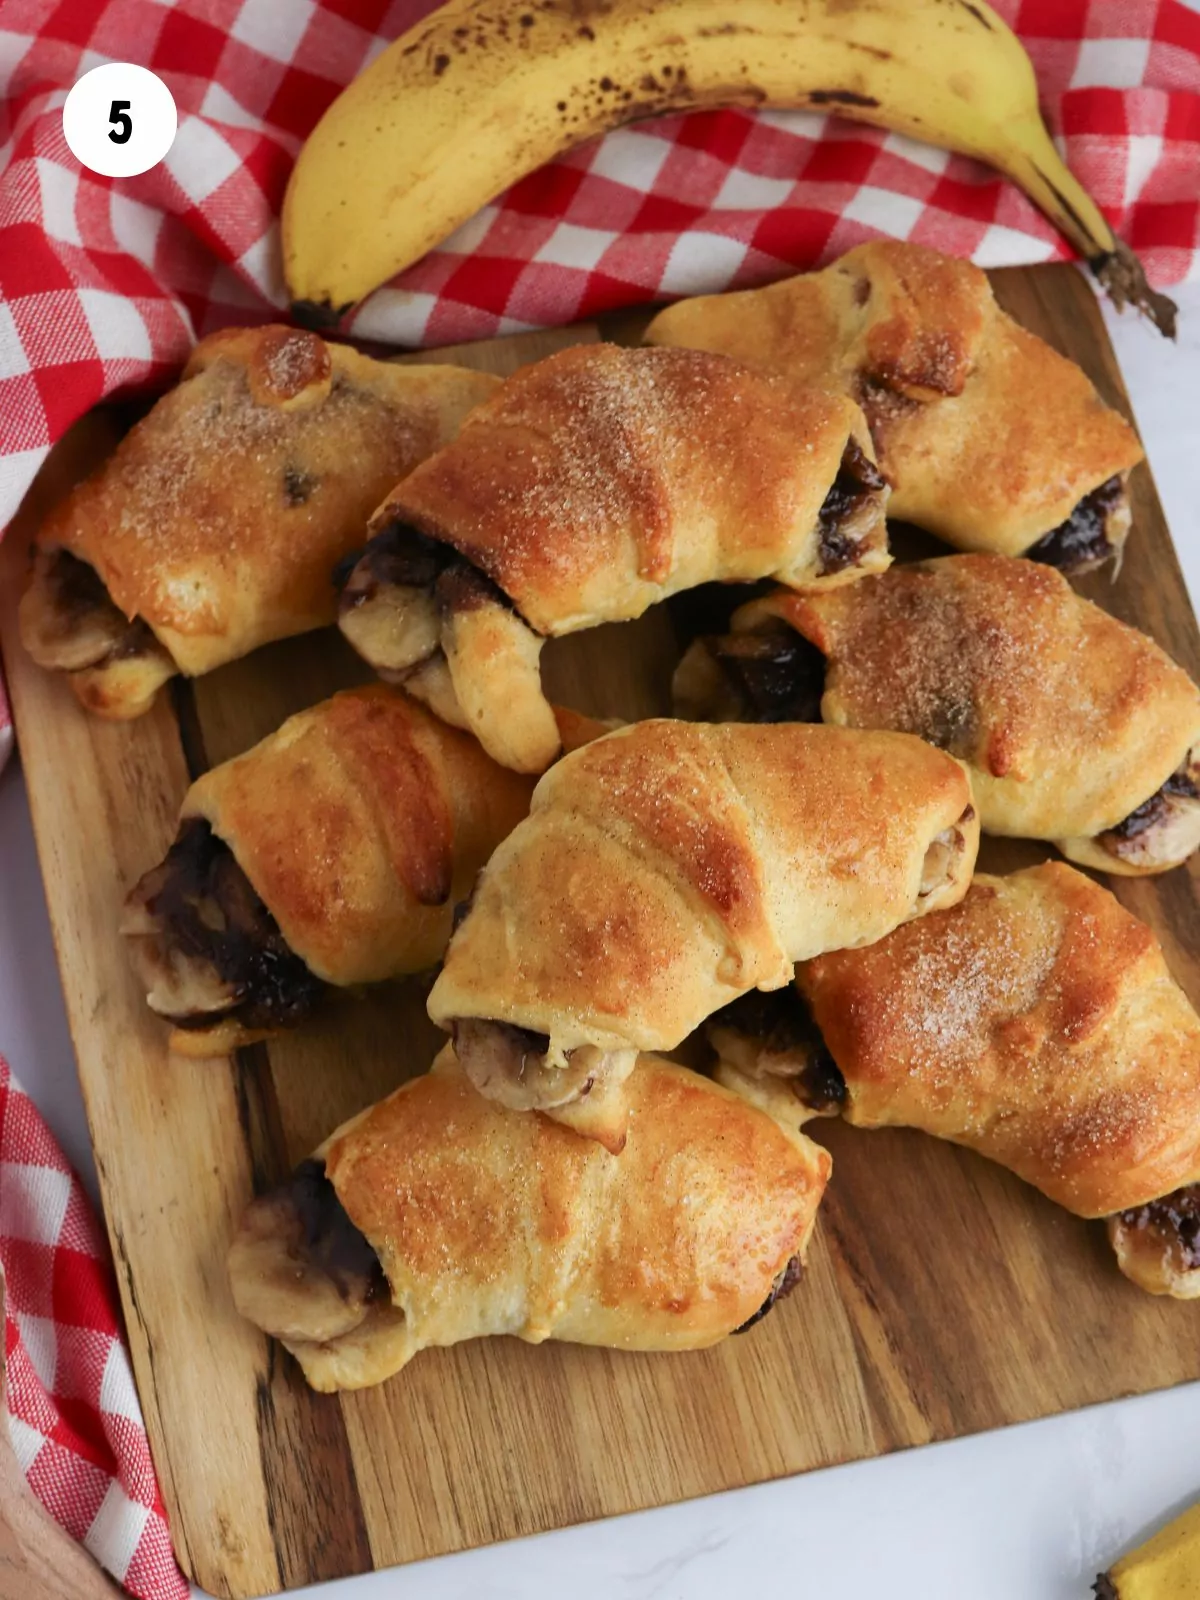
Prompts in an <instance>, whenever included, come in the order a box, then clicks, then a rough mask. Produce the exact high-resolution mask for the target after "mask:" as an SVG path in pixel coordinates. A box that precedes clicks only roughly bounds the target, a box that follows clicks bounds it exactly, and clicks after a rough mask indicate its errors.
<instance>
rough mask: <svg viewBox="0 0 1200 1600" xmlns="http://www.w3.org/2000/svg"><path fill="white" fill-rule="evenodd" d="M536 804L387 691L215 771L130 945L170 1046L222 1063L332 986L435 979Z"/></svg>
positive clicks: (454, 734)
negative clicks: (474, 900)
mask: <svg viewBox="0 0 1200 1600" xmlns="http://www.w3.org/2000/svg"><path fill="white" fill-rule="evenodd" d="M570 734H571V730H570V729H569V730H568V735H569V736H570ZM532 788H533V785H532V782H531V780H530V779H528V778H523V777H521V776H520V775H519V774H517V773H515V772H509V771H507V770H506V769H505V768H503V767H500V766H497V764H496V763H495V762H494V761H492V760H491V759H490V757H488V756H487V755H485V754H484V752H483V751H482V750H481V749H480V748H479V746H478V744H477V743H476V742H475V740H474V739H472V738H470V736H469V735H467V734H465V733H461V732H459V731H458V730H457V729H455V728H448V727H446V726H445V725H444V724H443V723H441V722H439V721H438V720H437V718H436V717H434V716H431V715H430V713H429V712H428V711H426V710H425V708H424V707H423V706H420V705H418V704H417V703H416V702H415V701H412V700H409V699H408V698H407V697H406V696H405V695H404V694H402V693H401V692H400V691H399V690H398V689H392V688H388V687H387V686H386V685H384V684H372V685H370V686H369V687H367V688H362V689H350V690H347V691H346V692H344V693H342V694H337V695H334V696H333V698H332V699H330V700H325V701H323V702H322V703H321V704H320V705H317V706H313V707H312V708H311V709H309V710H307V711H302V712H300V713H299V714H298V715H297V716H294V717H291V718H290V719H289V720H288V721H287V722H285V723H284V724H283V726H282V727H281V728H280V729H279V730H278V731H277V732H276V733H273V734H271V735H270V736H269V737H268V738H266V739H264V740H263V741H262V742H261V744H257V745H255V746H254V748H253V749H252V750H248V751H247V752H246V754H245V755H241V756H237V757H235V759H234V760H232V761H226V762H224V763H223V764H222V765H221V766H219V767H214V768H213V769H212V770H211V771H210V772H207V773H205V774H204V776H203V777H202V778H200V779H198V780H197V781H196V782H195V783H194V784H193V785H192V787H191V788H190V789H189V790H188V793H187V796H186V797H185V799H184V803H183V812H182V817H181V823H180V831H179V835H178V838H177V839H176V841H175V843H174V844H173V845H172V847H171V849H170V852H169V853H168V855H167V857H166V859H165V860H164V861H163V862H162V863H161V864H160V865H159V866H157V867H155V868H153V869H152V870H151V871H150V872H148V873H147V874H146V875H145V877H143V878H142V880H141V882H140V883H139V884H138V885H137V886H136V888H135V889H134V890H133V892H132V893H131V894H130V896H129V899H128V900H127V902H126V909H125V916H124V920H123V923H122V929H121V931H122V932H123V933H124V934H125V935H126V936H127V937H128V938H129V940H130V945H131V954H132V956H133V959H134V963H135V965H136V967H137V969H138V971H139V974H140V976H141V978H142V980H143V982H144V983H145V985H146V989H147V1000H148V1002H149V1004H150V1006H151V1007H152V1008H153V1010H155V1011H157V1012H158V1013H159V1014H160V1015H162V1016H164V1017H167V1018H169V1019H170V1020H171V1021H172V1022H173V1023H174V1024H175V1031H174V1033H173V1034H172V1037H171V1044H172V1047H173V1048H174V1049H176V1050H178V1051H180V1052H182V1053H183V1054H185V1055H199V1056H211V1055H217V1054H220V1053H223V1052H225V1051H228V1050H231V1049H233V1048H235V1047H236V1046H238V1045H241V1044H245V1043H248V1042H249V1041H250V1040H252V1039H255V1038H262V1037H265V1036H266V1035H268V1034H269V1033H272V1032H275V1031H277V1030H278V1029H280V1028H284V1027H289V1026H292V1025H295V1024H296V1023H298V1022H300V1021H302V1020H303V1019H304V1017H305V1016H306V1015H308V1013H309V1012H310V1011H311V1010H312V1009H313V1007H314V1006H315V1005H316V1004H317V1003H318V1001H319V1000H320V998H321V997H322V995H323V993H324V991H325V990H326V988H327V987H328V986H329V985H337V986H350V985H356V984H366V983H376V982H378V981H380V980H382V979H385V978H392V977H397V976H399V975H400V974H402V973H409V972H419V971H422V970H424V969H425V968H427V967H431V966H433V965H434V964H435V962H437V961H438V960H439V959H440V957H441V954H442V952H443V950H444V949H445V947H446V941H447V939H448V938H449V937H450V924H451V919H452V916H453V908H454V905H455V903H456V902H457V901H459V900H461V899H464V898H465V897H466V896H467V895H468V894H469V893H470V890H471V885H472V883H473V882H474V881H475V876H476V874H477V873H478V871H479V869H480V868H481V867H482V866H483V864H484V862H485V861H486V860H487V858H488V856H489V855H490V854H491V852H492V850H493V849H494V848H495V846H496V845H497V844H498V843H499V841H500V840H501V839H502V838H503V837H504V836H505V834H506V833H508V832H509V831H510V829H512V828H513V827H514V826H515V825H516V823H517V822H518V821H519V820H520V819H521V818H522V817H523V816H524V815H525V813H526V811H527V809H528V806H529V797H530V794H531V792H532Z"/></svg>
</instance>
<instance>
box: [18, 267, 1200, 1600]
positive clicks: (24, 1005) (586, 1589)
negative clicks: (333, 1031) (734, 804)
mask: <svg viewBox="0 0 1200 1600" xmlns="http://www.w3.org/2000/svg"><path fill="white" fill-rule="evenodd" d="M1178 298H1179V300H1180V305H1181V310H1182V316H1181V332H1180V338H1179V343H1178V345H1177V346H1174V347H1172V346H1169V345H1168V344H1166V343H1165V342H1164V341H1163V340H1162V339H1160V338H1159V336H1158V335H1157V334H1156V333H1154V332H1153V331H1152V330H1151V329H1150V328H1149V327H1148V326H1146V325H1144V324H1141V323H1138V322H1136V321H1135V320H1134V319H1133V318H1132V316H1130V315H1127V316H1125V317H1124V318H1123V319H1122V318H1117V317H1114V316H1112V315H1109V317H1108V321H1109V326H1110V330H1111V332H1112V334H1113V338H1114V342H1115V344H1116V347H1117V353H1118V356H1119V359H1120V362H1121V367H1122V370H1123V372H1124V375H1125V380H1126V383H1127V385H1128V387H1129V390H1130V393H1131V395H1132V397H1133V403H1134V409H1135V411H1136V413H1137V419H1138V424H1139V426H1140V428H1141V431H1142V436H1143V438H1144V440H1145V441H1146V445H1147V450H1148V453H1149V456H1150V462H1151V467H1152V469H1153V471H1154V474H1155V477H1156V478H1157V481H1158V488H1159V492H1160V495H1161V497H1162V500H1163V503H1164V505H1165V507H1166V512H1167V518H1168V521H1169V523H1170V525H1171V528H1172V531H1173V533H1174V536H1175V541H1176V544H1177V546H1178V548H1179V551H1180V555H1181V558H1182V561H1183V565H1184V569H1185V572H1186V575H1187V581H1188V587H1189V589H1190V592H1191V596H1192V600H1193V604H1195V605H1197V607H1198V609H1200V464H1198V461H1197V455H1198V453H1200V434H1198V431H1197V425H1196V418H1197V398H1196V397H1197V394H1198V393H1200V284H1193V285H1190V286H1188V287H1187V288H1186V289H1184V290H1183V291H1182V292H1181V293H1180V294H1179V296H1178ZM1134 536H1135V537H1136V533H1135V535H1134ZM0 1053H3V1054H4V1055H5V1056H7V1058H8V1060H9V1062H10V1064H11V1065H12V1067H13V1068H14V1070H15V1071H16V1072H17V1074H18V1075H19V1076H20V1077H21V1079H22V1081H23V1082H24V1084H25V1087H26V1088H27V1089H28V1090H29V1091H30V1093H31V1094H32V1095H33V1097H34V1099H35V1100H36V1101H37V1102H38V1104H39V1105H40V1106H41V1108H42V1111H43V1112H44V1114H45V1115H46V1117H47V1118H48V1120H49V1122H50V1125H51V1127H52V1128H53V1129H54V1131H55V1133H56V1134H57V1135H58V1137H59V1138H60V1140H61V1141H62V1143H63V1145H64V1146H65V1148H66V1150H67V1153H68V1154H69V1156H70V1157H71V1159H72V1160H73V1161H74V1162H75V1164H76V1166H77V1167H78V1168H79V1170H80V1171H81V1172H82V1173H83V1174H84V1176H85V1179H86V1181H87V1182H88V1183H89V1185H90V1187H91V1189H92V1192H93V1195H94V1194H95V1177H94V1172H93V1169H92V1164H91V1157H90V1153H89V1149H88V1140H87V1131H86V1127H85V1124H84V1118H83V1108H82V1104H81V1101H80V1096H79V1090H78V1087H77V1084H76V1081H75V1069H74V1064H73V1058H72V1053H71V1045H70V1040H69V1038H68V1035H67V1028H66V1021H65V1017H64V1014H63V1003H62V995H61V992H60V989H59V984H58V976H57V971H56V968H55V965H54V955H53V950H52V948H51V943H50V932H49V927H48V924H47V920H46V910H45V904H44V901H43V898H42V890H41V881H40V878H39V875H38V868H37V861H36V858H35V855H34V849H33V839H32V835H31V833H30V828H29V816H28V810H27V806H26V800H25V792H24V787H23V784H22V780H21V775H20V770H19V767H18V765H17V763H16V762H13V763H10V766H9V769H8V771H7V772H6V773H5V774H4V775H3V776H2V777H0ZM948 1314H952V1311H951V1310H949V1309H948ZM1196 1315H1197V1317H1198V1318H1200V1305H1198V1306H1197V1308H1196ZM664 1359H668V1358H666V1357H664ZM401 1381H403V1380H401ZM798 1381H803V1379H802V1378H799V1379H798ZM1197 1495H1200V1385H1192V1386H1190V1387H1188V1388H1186V1389H1176V1390H1173V1391H1170V1392H1168V1393H1166V1394H1161V1395H1155V1396H1150V1397H1146V1398H1142V1399H1135V1400H1125V1401H1121V1402H1119V1403H1116V1404H1113V1405H1107V1406H1101V1407H1097V1408H1095V1409H1094V1410H1092V1411H1088V1412H1081V1413H1077V1414H1075V1415H1073V1416H1068V1417H1058V1418H1054V1419H1052V1420H1050V1421H1047V1422H1039V1423H1033V1424H1030V1425H1028V1426H1025V1427H1021V1428H1010V1429H1008V1430H1006V1431H1005V1432H1003V1433H996V1434H989V1435H985V1436H982V1437H979V1438H975V1439H967V1440H961V1441H958V1442H956V1443H953V1444H947V1445H936V1446H930V1447H927V1448H925V1449H923V1450H917V1451H908V1452H906V1453H905V1454H903V1455H898V1456H892V1457H890V1458H888V1459H886V1460H882V1461H872V1462H865V1463H861V1464H858V1465H855V1466H849V1467H841V1468H838V1469H836V1470H833V1471H827V1472H820V1473H811V1474H809V1475H807V1476H806V1477H802V1478H793V1479H789V1480H787V1481H785V1482H782V1483H776V1484H768V1485H763V1486H762V1487H759V1488H755V1489H747V1490H742V1491H739V1492H737V1493H733V1494H726V1495H718V1496H715V1497H713V1498H711V1499H707V1500H701V1501H693V1502H691V1503H689V1504H686V1505H682V1506H672V1507H669V1508H667V1509H665V1510H662V1511H653V1512H646V1513H643V1514H641V1515H639V1516H633V1517H623V1518H619V1519H615V1520H613V1521H609V1522H602V1523H593V1524H590V1525H588V1526H586V1527H583V1528H576V1529H568V1530H566V1531H564V1532H562V1533H557V1534H548V1535H545V1536H543V1537H541V1538H537V1539H525V1540H521V1541H518V1542H514V1543H512V1544H507V1545H501V1546H493V1547H492V1548H491V1549H487V1550H481V1551H473V1552H469V1553H467V1554H465V1555H461V1556H451V1557H446V1558H444V1559H442V1560H440V1561H433V1562H425V1563H422V1564H421V1565H419V1566H413V1567H406V1568H401V1569H398V1570H395V1571H392V1572H383V1573H376V1574H373V1575H371V1576H368V1577H363V1578H356V1579H350V1580H344V1581H342V1582H338V1583H333V1584H328V1585H324V1586H321V1587H320V1588H316V1589H306V1590H304V1591H300V1592H301V1593H303V1594H304V1595H307V1596H309V1597H311V1600H317V1597H318V1596H319V1597H320V1600H398V1597H400V1596H403V1597H404V1600H480V1597H487V1600H491V1597H496V1600H509V1597H512V1600H518V1597H519V1600H532V1597H535V1596H540V1595H551V1594H553V1595H555V1596H559V1595H564V1594H565V1595H568V1596H570V1600H601V1597H603V1600H612V1597H617V1600H651V1597H661V1600H672V1597H680V1600H683V1597H686V1600H710V1597H711V1600H729V1597H730V1596H731V1594H732V1595H734V1596H740V1595H742V1594H745V1595H747V1596H751V1595H754V1596H758V1595H765V1594H769V1593H772V1592H779V1593H781V1594H783V1595H787V1596H793V1595H801V1594H803V1595H812V1596H820V1600H882V1597H884V1596H886V1597H887V1600H918V1597H920V1600H1085V1597H1086V1596H1088V1595H1089V1594H1090V1585H1091V1580H1092V1578H1093V1576H1094V1575H1095V1573H1096V1572H1097V1571H1098V1570H1100V1569H1101V1568H1102V1567H1104V1566H1106V1565H1107V1564H1108V1563H1109V1561H1110V1560H1111V1559H1112V1558H1113V1557H1114V1556H1115V1555H1116V1554H1118V1553H1119V1552H1120V1551H1121V1550H1122V1549H1123V1548H1124V1547H1125V1546H1126V1545H1127V1544H1129V1543H1131V1542H1133V1541H1135V1540H1136V1539H1137V1538H1139V1537H1140V1536H1141V1535H1142V1534H1143V1532H1145V1531H1146V1529H1147V1528H1148V1527H1149V1526H1150V1525H1152V1524H1154V1523H1157V1522H1158V1521H1160V1520H1162V1518H1164V1517H1165V1516H1166V1515H1167V1514H1168V1513H1169V1512H1171V1511H1172V1510H1174V1509H1177V1508H1179V1507H1180V1506H1182V1504H1183V1503H1185V1502H1186V1501H1188V1500H1190V1499H1193V1498H1195V1497H1196V1496H1197ZM314 1514H319V1508H316V1507H314Z"/></svg>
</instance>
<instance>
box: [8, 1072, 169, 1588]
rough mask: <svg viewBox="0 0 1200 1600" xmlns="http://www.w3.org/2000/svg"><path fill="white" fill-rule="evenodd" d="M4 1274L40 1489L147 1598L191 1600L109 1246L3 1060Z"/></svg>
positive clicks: (20, 1408)
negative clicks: (124, 1335) (175, 1549)
mask: <svg viewBox="0 0 1200 1600" xmlns="http://www.w3.org/2000/svg"><path fill="white" fill-rule="evenodd" d="M0 1263H3V1266H4V1275H5V1278H6V1279H7V1282H8V1303H7V1309H6V1315H5V1322H4V1349H5V1354H6V1358H7V1365H8V1406H9V1431H10V1433H11V1435H12V1442H13V1448H14V1449H15V1451H16V1455H17V1460H18V1461H19V1462H20V1464H21V1469H22V1471H23V1472H24V1474H25V1477H26V1479H27V1480H28V1482H29V1486H30V1488H31V1489H32V1490H33V1492H34V1494H36V1495H37V1497H38V1499H39V1500H40V1501H41V1502H42V1504H43V1505H44V1506H45V1507H46V1509H47V1511H49V1512H50V1514H51V1515H52V1516H53V1517H54V1518H55V1520H56V1521H58V1522H60V1523H61V1524H62V1525H63V1527H64V1528H66V1530H67V1531H68V1533H70V1534H72V1535H73V1536H74V1537H75V1538H76V1539H79V1540H81V1541H82V1542H83V1544H84V1545H85V1546H86V1548H87V1549H88V1550H90V1551H91V1553H92V1554H93V1555H94V1556H95V1557H96V1559H97V1561H99V1562H100V1563H101V1564H102V1565H103V1566H105V1567H107V1569H108V1570H109V1572H111V1573H112V1575H113V1576H114V1577H115V1578H117V1579H118V1580H119V1581H120V1582H121V1583H123V1584H124V1585H125V1587H126V1588H127V1589H128V1590H129V1592H130V1594H133V1595H138V1596H140V1597H143V1600H187V1595H188V1586H187V1584H186V1583H185V1582H184V1579H183V1575H182V1573H181V1572H180V1570H179V1568H178V1567H177V1566H176V1564H175V1558H174V1556H173V1555H172V1553H171V1538H170V1534H169V1533H168V1531H167V1521H166V1512H165V1511H164V1510H163V1504H162V1499H161V1496H160V1495H159V1492H158V1482H157V1480H156V1479H155V1476H154V1465H153V1463H152V1462H151V1460H150V1446H149V1444H148V1443H147V1441H146V1429H145V1426H144V1424H143V1422H142V1412H141V1408H140V1406H139V1405H138V1397H137V1391H136V1390H135V1389H134V1386H133V1373H132V1372H131V1371H130V1368H129V1356H128V1354H127V1352H126V1350H125V1346H124V1344H123V1343H122V1342H121V1324H120V1320H119V1316H118V1312H117V1286H116V1283H115V1282H114V1281H113V1274H112V1267H111V1266H110V1264H109V1254H108V1246H107V1243H106V1241H105V1239H104V1235H103V1234H102V1233H101V1231H100V1229H99V1227H98V1226H97V1224H96V1219H95V1217H94V1216H93V1215H92V1210H91V1207H90V1205H89V1204H88V1200H87V1196H86V1195H85V1194H84V1192H83V1189H82V1187H81V1185H80V1182H79V1179H78V1178H77V1177H76V1176H75V1175H74V1173H73V1172H72V1171H71V1169H70V1167H69V1166H68V1165H67V1163H66V1161H65V1160H64V1159H63V1155H62V1152H61V1151H60V1150H59V1148H58V1145H57V1144H56V1143H55V1141H54V1139H53V1137H52V1136H51V1134H50V1130H49V1129H48V1128H47V1127H46V1124H45V1123H44V1122H43V1121H42V1119H41V1116H40V1115H39V1114H38V1111H37V1108H36V1107H35V1106H34V1104H33V1102H32V1101H31V1100H30V1099H29V1098H28V1096H27V1095H25V1094H24V1093H23V1092H22V1090H21V1088H20V1086H19V1084H18V1083H17V1082H16V1080H15V1079H14V1078H13V1076H12V1074H11V1072H10V1071H9V1067H8V1063H7V1062H6V1061H5V1060H4V1058H3V1056H0Z"/></svg>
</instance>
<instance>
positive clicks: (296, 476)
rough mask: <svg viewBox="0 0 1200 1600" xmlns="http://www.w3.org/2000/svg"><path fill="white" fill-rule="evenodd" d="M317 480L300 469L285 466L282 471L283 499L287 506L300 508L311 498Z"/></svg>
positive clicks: (309, 473)
mask: <svg viewBox="0 0 1200 1600" xmlns="http://www.w3.org/2000/svg"><path fill="white" fill-rule="evenodd" d="M317 483H318V480H317V478H315V477H314V476H313V474H312V473H311V472H305V471H304V469H303V468H302V467H295V466H290V465H289V466H286V467H284V469H283V498H284V500H286V502H287V503H288V505H289V506H302V505H304V504H305V503H306V502H307V501H308V500H309V499H310V498H311V497H312V493H313V491H314V489H316V487H317Z"/></svg>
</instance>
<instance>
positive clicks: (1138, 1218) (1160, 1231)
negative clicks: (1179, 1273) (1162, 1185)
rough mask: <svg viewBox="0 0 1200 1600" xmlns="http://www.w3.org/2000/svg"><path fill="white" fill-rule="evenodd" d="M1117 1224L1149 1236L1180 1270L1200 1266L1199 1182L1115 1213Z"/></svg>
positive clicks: (1188, 1269)
mask: <svg viewBox="0 0 1200 1600" xmlns="http://www.w3.org/2000/svg"><path fill="white" fill-rule="evenodd" d="M1117 1222H1118V1224H1119V1225H1120V1226H1121V1227H1123V1228H1127V1229H1129V1230H1130V1231H1131V1232H1134V1233H1153V1234H1154V1235H1155V1236H1156V1238H1157V1240H1158V1241H1159V1243H1160V1244H1161V1245H1162V1246H1163V1247H1165V1248H1167V1249H1169V1250H1171V1252H1172V1253H1173V1254H1174V1255H1175V1257H1176V1259H1177V1260H1178V1262H1179V1264H1180V1266H1181V1267H1182V1268H1183V1269H1184V1270H1186V1271H1189V1272H1190V1271H1193V1270H1194V1269H1196V1268H1197V1267H1200V1183H1192V1184H1188V1185H1187V1187H1186V1188H1183V1189H1176V1190H1175V1192H1174V1193H1173V1194H1169V1195H1166V1196H1164V1198H1163V1199H1161V1200H1152V1201H1151V1202H1150V1204H1149V1205H1144V1206H1134V1207H1133V1209H1132V1210H1130V1211H1121V1212H1118V1214H1117Z"/></svg>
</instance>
